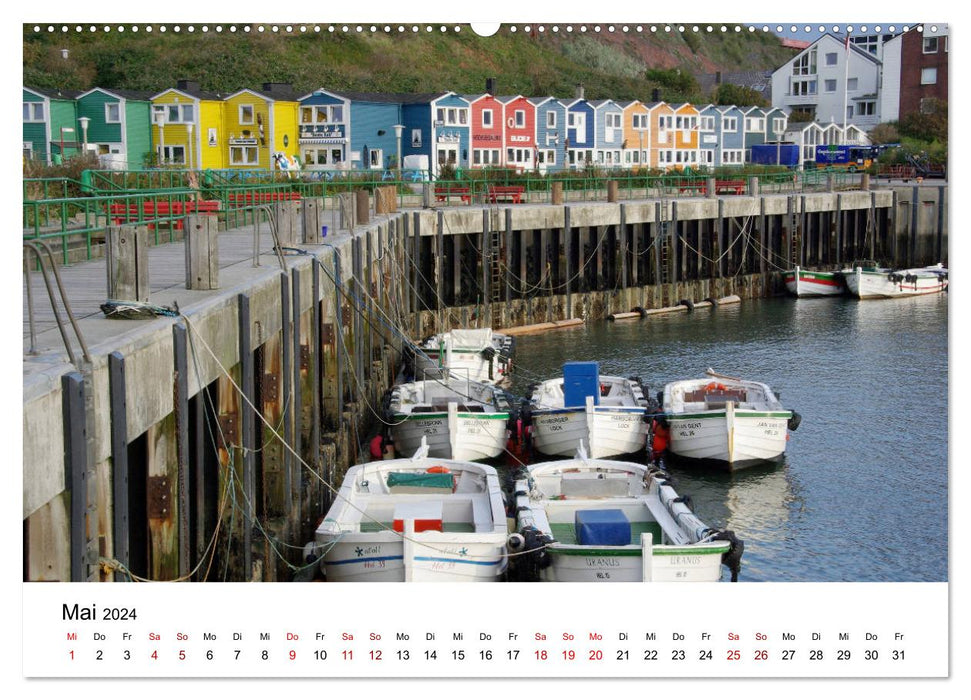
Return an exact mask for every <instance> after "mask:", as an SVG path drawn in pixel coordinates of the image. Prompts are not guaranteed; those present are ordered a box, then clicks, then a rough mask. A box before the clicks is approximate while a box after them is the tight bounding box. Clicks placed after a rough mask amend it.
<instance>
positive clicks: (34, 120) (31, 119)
mask: <svg viewBox="0 0 971 700" xmlns="http://www.w3.org/2000/svg"><path fill="white" fill-rule="evenodd" d="M37 107H40V118H38V117H37V109H36V108H37ZM24 108H25V109H27V111H28V113H29V116H28V117H27V118H25V119H24V122H26V123H27V124H38V123H43V122H45V121H47V119H45V118H44V117H45V113H46V111H47V110H45V109H44V103H43V102H24Z"/></svg>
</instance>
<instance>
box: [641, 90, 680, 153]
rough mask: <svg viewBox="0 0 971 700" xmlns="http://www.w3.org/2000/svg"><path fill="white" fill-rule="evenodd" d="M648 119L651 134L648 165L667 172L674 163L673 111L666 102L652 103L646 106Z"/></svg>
mask: <svg viewBox="0 0 971 700" xmlns="http://www.w3.org/2000/svg"><path fill="white" fill-rule="evenodd" d="M646 107H647V109H648V111H649V113H650V118H649V119H648V124H649V129H650V132H651V144H650V146H649V147H648V150H649V152H650V160H649V164H650V167H652V168H659V169H661V170H667V169H668V168H673V167H674V165H675V163H674V149H675V145H674V109H673V108H672V107H671V105H669V104H668V103H667V102H652V103H651V104H648V105H646Z"/></svg>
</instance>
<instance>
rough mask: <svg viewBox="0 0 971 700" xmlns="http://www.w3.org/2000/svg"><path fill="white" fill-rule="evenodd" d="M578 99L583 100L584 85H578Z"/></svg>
mask: <svg viewBox="0 0 971 700" xmlns="http://www.w3.org/2000/svg"><path fill="white" fill-rule="evenodd" d="M577 99H578V100H582V99H583V83H577Z"/></svg>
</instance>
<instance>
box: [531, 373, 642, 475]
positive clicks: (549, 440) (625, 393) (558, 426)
mask: <svg viewBox="0 0 971 700" xmlns="http://www.w3.org/2000/svg"><path fill="white" fill-rule="evenodd" d="M647 405H648V401H647V399H646V398H645V397H644V391H643V389H642V388H641V385H640V383H639V382H638V381H637V380H635V379H625V378H624V377H610V376H601V375H600V373H599V367H598V365H597V363H596V362H567V363H566V364H564V365H563V376H562V377H557V378H555V379H548V380H546V381H544V382H541V383H540V384H539V385H537V387H536V388H535V390H534V391H533V394H532V396H531V397H530V401H529V423H530V425H531V429H532V440H533V447H534V449H536V450H537V451H538V452H541V453H542V454H545V455H555V456H563V457H571V456H573V455H574V454H576V451H577V449H578V448H579V446H580V443H581V442H582V443H583V444H585V445H588V446H589V453H590V456H591V457H593V458H595V459H599V458H602V457H614V456H617V455H625V454H631V453H633V452H637V451H639V450H642V449H643V448H644V442H645V440H646V438H647V424H646V423H645V420H644V416H645V414H646V412H647Z"/></svg>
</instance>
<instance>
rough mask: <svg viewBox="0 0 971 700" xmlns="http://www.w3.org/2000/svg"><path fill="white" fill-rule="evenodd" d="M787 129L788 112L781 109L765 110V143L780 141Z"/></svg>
mask: <svg viewBox="0 0 971 700" xmlns="http://www.w3.org/2000/svg"><path fill="white" fill-rule="evenodd" d="M788 127H789V112H788V111H787V110H786V109H783V108H782V107H772V108H769V109H766V110H765V139H766V141H781V140H782V139H783V136H784V135H785V133H786V129H787V128H788Z"/></svg>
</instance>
